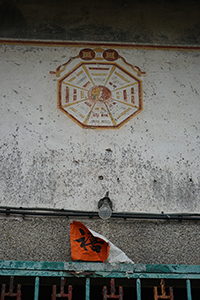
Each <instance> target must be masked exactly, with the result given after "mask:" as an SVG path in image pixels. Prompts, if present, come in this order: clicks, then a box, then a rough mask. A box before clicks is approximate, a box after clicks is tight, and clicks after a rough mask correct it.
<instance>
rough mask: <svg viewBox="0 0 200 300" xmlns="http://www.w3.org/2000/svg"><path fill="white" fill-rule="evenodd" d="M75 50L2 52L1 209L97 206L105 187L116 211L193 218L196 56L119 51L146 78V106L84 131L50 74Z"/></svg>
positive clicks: (199, 180) (198, 130)
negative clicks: (110, 125)
mask: <svg viewBox="0 0 200 300" xmlns="http://www.w3.org/2000/svg"><path fill="white" fill-rule="evenodd" d="M82 48H83V47H81V48H79V49H78V48H77V47H55V48H54V47H38V46H6V45H1V46H0V51H1V56H0V72H1V88H0V95H1V110H0V111H1V118H0V123H1V149H0V151H1V177H0V186H1V188H0V197H1V198H0V199H1V200H0V205H1V206H3V205H4V206H5V205H8V206H17V207H19V206H29V207H35V206H37V207H56V208H65V209H78V210H97V203H98V200H99V199H100V198H102V197H103V196H104V195H105V193H106V192H107V191H109V192H110V198H111V200H112V201H113V208H114V211H131V212H133V211H144V212H161V211H164V212H200V201H199V200H200V193H199V191H200V171H199V156H200V118H199V114H200V99H199V94H200V85H199V76H200V59H199V54H200V53H199V52H197V51H196V52H192V51H162V50H137V49H129V48H127V49H125V48H124V49H117V51H118V52H119V54H120V55H122V56H123V57H124V58H125V59H126V60H127V61H128V62H129V63H132V64H133V65H137V66H139V67H140V68H141V69H142V70H143V71H145V72H146V75H145V76H143V77H142V78H141V80H142V81H143V102H144V110H143V111H142V112H140V113H139V114H138V115H137V116H135V117H134V118H133V119H131V120H130V121H129V122H128V123H127V124H125V125H124V126H122V127H121V128H120V129H110V130H98V129H95V130H92V129H82V128H81V127H80V126H78V125H77V124H76V123H74V122H73V121H72V120H71V119H70V118H68V117H67V116H66V115H65V114H64V113H62V112H61V111H60V110H58V109H57V79H56V77H55V76H54V75H50V73H49V72H50V71H55V69H56V68H57V67H58V66H59V65H60V64H62V63H65V62H66V61H67V60H68V59H69V58H70V57H73V56H76V55H77V54H78V53H79V51H80V49H82ZM106 149H107V150H106ZM110 150H111V151H110ZM99 176H103V180H100V179H99Z"/></svg>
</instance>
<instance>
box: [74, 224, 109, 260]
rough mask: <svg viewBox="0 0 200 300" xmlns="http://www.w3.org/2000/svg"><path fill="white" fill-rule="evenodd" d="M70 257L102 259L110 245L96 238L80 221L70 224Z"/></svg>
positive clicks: (75, 258) (104, 258) (107, 252)
mask: <svg viewBox="0 0 200 300" xmlns="http://www.w3.org/2000/svg"><path fill="white" fill-rule="evenodd" d="M70 242H71V257H72V259H74V260H84V261H102V262H104V261H105V260H106V259H107V258H108V255H109V249H110V246H109V244H108V243H107V242H105V241H104V240H103V239H100V238H97V237H95V236H93V235H92V233H91V232H90V231H89V229H87V227H85V226H84V225H83V224H82V223H81V222H76V221H73V223H71V224H70Z"/></svg>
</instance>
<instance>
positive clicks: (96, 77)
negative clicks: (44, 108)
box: [51, 48, 144, 129]
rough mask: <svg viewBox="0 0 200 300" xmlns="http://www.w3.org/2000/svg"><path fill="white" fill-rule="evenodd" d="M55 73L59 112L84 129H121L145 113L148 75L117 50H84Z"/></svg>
mask: <svg viewBox="0 0 200 300" xmlns="http://www.w3.org/2000/svg"><path fill="white" fill-rule="evenodd" d="M51 73H54V74H56V76H57V77H59V79H58V108H59V109H60V110H61V111H62V112H63V113H65V114H66V115H67V116H68V117H70V118H71V119H72V120H73V121H75V122H76V123H77V124H79V125H80V126H82V127H83V128H102V129H104V128H119V127H121V126H122V125H123V124H125V123H126V122H128V121H129V120H130V119H131V118H132V117H134V116H135V115H136V114H138V113H139V112H140V111H142V109H143V99H142V81H141V79H139V77H140V76H141V74H144V72H142V71H141V70H140V68H139V67H137V66H132V65H131V64H129V63H127V62H126V60H125V59H124V58H123V57H121V56H120V55H119V54H118V52H117V51H115V50H113V49H107V50H103V49H101V48H98V49H94V50H93V49H88V48H86V49H82V50H81V51H80V52H79V55H78V56H76V57H74V58H71V59H70V60H69V61H68V62H67V63H65V64H63V65H60V66H59V67H58V68H57V69H56V72H51Z"/></svg>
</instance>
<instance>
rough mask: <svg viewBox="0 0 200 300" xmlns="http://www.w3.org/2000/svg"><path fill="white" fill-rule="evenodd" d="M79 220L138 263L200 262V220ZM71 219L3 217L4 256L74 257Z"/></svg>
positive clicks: (0, 255)
mask: <svg viewBox="0 0 200 300" xmlns="http://www.w3.org/2000/svg"><path fill="white" fill-rule="evenodd" d="M77 220H78V219H77ZM79 221H81V222H82V223H83V224H85V225H86V226H87V227H88V228H91V229H93V230H95V231H96V232H98V233H100V234H102V235H104V236H105V237H106V238H108V239H109V240H110V241H111V242H112V243H114V244H115V245H116V246H117V247H119V248H120V249H122V250H123V251H124V252H125V253H126V255H128V257H129V258H131V259H132V260H133V261H134V262H135V263H145V264H149V263H154V264H197V265H199V264H200V258H199V247H200V239H199V230H200V228H199V222H196V223H195V222H182V223H181V222H166V221H164V222H157V221H155V222H154V221H135V220H129V221H128V220H127V221H124V220H118V221H117V220H114V219H111V220H109V221H102V220H100V219H96V220H95V219H94V220H88V219H86V218H85V219H79ZM69 223H70V220H66V219H65V218H60V219H58V218H28V217H25V219H22V218H13V217H8V218H7V219H6V218H1V219H0V224H1V230H2V232H1V248H0V260H28V261H29V260H35V261H71V254H70V243H69Z"/></svg>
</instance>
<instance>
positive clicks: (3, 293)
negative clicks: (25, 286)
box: [1, 276, 22, 300]
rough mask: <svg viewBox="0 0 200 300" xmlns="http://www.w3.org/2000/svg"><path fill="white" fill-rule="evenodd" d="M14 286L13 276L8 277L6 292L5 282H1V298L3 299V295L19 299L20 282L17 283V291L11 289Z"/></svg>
mask: <svg viewBox="0 0 200 300" xmlns="http://www.w3.org/2000/svg"><path fill="white" fill-rule="evenodd" d="M14 288H15V286H14V277H13V276H11V277H10V285H9V291H8V293H6V284H2V289H1V300H4V299H5V297H16V300H21V295H22V294H21V284H18V285H17V292H16V293H14V292H13V289H14Z"/></svg>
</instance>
